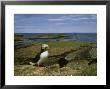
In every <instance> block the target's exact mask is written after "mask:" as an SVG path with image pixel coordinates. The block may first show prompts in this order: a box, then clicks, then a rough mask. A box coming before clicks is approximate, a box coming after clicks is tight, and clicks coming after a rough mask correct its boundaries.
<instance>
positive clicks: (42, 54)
mask: <svg viewBox="0 0 110 89" xmlns="http://www.w3.org/2000/svg"><path fill="white" fill-rule="evenodd" d="M48 55H49V53H48V51H45V52H43V53H41V55H40V60H39V61H38V64H39V65H40V64H41V63H44V62H46V61H47V58H48Z"/></svg>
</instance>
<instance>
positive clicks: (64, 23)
mask: <svg viewBox="0 0 110 89" xmlns="http://www.w3.org/2000/svg"><path fill="white" fill-rule="evenodd" d="M14 32H15V33H96V32H97V15H96V14H15V15H14Z"/></svg>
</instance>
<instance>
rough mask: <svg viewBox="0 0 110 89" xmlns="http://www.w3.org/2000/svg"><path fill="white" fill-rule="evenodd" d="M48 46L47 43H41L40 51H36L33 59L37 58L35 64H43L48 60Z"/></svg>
mask: <svg viewBox="0 0 110 89" xmlns="http://www.w3.org/2000/svg"><path fill="white" fill-rule="evenodd" d="M48 49H49V46H48V44H42V45H41V51H40V53H38V54H37V55H36V57H35V59H36V60H37V63H36V65H37V66H38V67H39V66H44V65H45V64H46V63H47V61H48V56H49V52H48Z"/></svg>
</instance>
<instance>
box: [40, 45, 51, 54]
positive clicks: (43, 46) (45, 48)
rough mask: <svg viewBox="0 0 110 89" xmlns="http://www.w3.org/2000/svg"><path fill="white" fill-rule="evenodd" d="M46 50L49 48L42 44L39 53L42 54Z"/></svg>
mask: <svg viewBox="0 0 110 89" xmlns="http://www.w3.org/2000/svg"><path fill="white" fill-rule="evenodd" d="M48 49H49V46H48V45H47V44H42V46H41V52H44V51H46V50H48Z"/></svg>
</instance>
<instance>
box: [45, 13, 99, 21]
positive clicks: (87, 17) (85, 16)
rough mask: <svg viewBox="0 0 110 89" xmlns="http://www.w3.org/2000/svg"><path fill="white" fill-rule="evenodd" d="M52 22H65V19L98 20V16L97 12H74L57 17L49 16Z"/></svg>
mask: <svg viewBox="0 0 110 89" xmlns="http://www.w3.org/2000/svg"><path fill="white" fill-rule="evenodd" d="M47 19H48V21H50V22H65V21H77V22H80V21H81V22H96V20H97V17H96V15H95V14H81V15H80V14H73V15H69V14H68V15H61V16H58V17H56V18H54V17H51V18H47Z"/></svg>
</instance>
